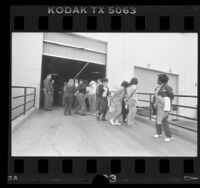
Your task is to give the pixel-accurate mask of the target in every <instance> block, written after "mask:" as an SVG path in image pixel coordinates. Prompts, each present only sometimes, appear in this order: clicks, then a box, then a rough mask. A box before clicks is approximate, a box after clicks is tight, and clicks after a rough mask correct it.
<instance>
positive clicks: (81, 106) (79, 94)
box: [75, 79, 86, 115]
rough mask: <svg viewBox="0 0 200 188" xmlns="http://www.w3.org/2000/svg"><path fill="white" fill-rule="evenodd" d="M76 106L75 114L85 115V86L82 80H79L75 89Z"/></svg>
mask: <svg viewBox="0 0 200 188" xmlns="http://www.w3.org/2000/svg"><path fill="white" fill-rule="evenodd" d="M75 96H76V99H77V102H78V106H77V110H76V111H77V113H80V114H81V115H86V105H85V99H86V85H85V84H84V83H83V80H82V79H80V81H79V86H78V88H77V91H76V93H75Z"/></svg>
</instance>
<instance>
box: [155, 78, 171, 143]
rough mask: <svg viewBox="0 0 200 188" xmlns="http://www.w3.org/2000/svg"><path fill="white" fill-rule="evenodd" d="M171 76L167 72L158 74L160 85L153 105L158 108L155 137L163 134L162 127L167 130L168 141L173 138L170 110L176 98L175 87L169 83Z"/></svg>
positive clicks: (166, 139)
mask: <svg viewBox="0 0 200 188" xmlns="http://www.w3.org/2000/svg"><path fill="white" fill-rule="evenodd" d="M168 81H169V77H168V76H167V75H166V74H159V75H158V80H157V83H158V87H157V88H156V90H155V95H154V100H153V105H154V107H155V108H156V134H155V135H154V138H159V137H161V136H162V127H163V130H164V132H165V135H166V138H165V139H164V140H165V141H166V142H169V141H171V140H173V137H172V132H171V130H170V127H169V124H168V117H169V112H170V110H171V104H172V100H173V99H174V93H173V89H172V88H171V87H170V86H169V85H168Z"/></svg>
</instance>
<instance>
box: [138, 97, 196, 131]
mask: <svg viewBox="0 0 200 188" xmlns="http://www.w3.org/2000/svg"><path fill="white" fill-rule="evenodd" d="M137 94H138V95H147V96H149V100H142V99H138V101H141V102H147V103H149V106H148V107H146V106H137V108H141V109H145V110H148V111H149V115H148V116H147V115H142V116H145V117H149V119H150V120H151V119H156V117H153V116H152V112H153V108H152V106H151V104H152V99H153V96H154V93H137ZM174 97H177V98H178V97H186V98H197V96H194V95H174ZM178 107H181V108H190V109H195V110H197V109H198V108H197V107H193V106H186V105H179V104H173V103H172V109H174V108H178ZM139 115H141V114H139ZM169 115H171V116H176V117H181V118H184V119H188V120H193V121H197V119H196V118H191V117H187V116H184V115H179V114H174V113H169ZM168 123H169V124H171V125H174V126H177V127H180V128H183V129H187V130H189V131H193V132H197V130H194V129H190V128H188V127H183V126H181V125H177V124H175V123H172V122H168Z"/></svg>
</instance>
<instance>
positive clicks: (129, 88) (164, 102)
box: [44, 74, 174, 141]
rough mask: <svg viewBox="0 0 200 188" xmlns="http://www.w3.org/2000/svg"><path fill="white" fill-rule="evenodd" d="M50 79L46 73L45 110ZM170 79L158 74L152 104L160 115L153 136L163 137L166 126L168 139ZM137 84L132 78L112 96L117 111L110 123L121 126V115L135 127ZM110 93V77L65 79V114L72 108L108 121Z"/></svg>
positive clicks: (48, 103) (49, 97) (49, 105)
mask: <svg viewBox="0 0 200 188" xmlns="http://www.w3.org/2000/svg"><path fill="white" fill-rule="evenodd" d="M50 79H51V75H47V78H46V79H45V80H44V95H45V102H44V109H45V110H52V92H53V84H52V82H51V81H50ZM168 80H169V78H168V76H167V75H166V74H160V75H158V80H157V84H158V86H157V87H156V89H155V95H154V98H153V102H152V105H151V107H152V109H153V110H154V113H155V115H156V117H157V118H156V126H155V127H156V134H155V135H154V137H155V138H160V137H161V136H162V128H163V130H164V132H165V135H166V138H165V139H164V140H165V141H171V140H172V139H173V137H172V133H171V130H170V127H169V125H168V121H167V119H168V116H169V112H170V110H171V105H172V100H173V98H174V94H173V90H172V88H171V87H170V86H169V85H168ZM137 86H138V79H137V78H136V77H133V78H132V79H131V80H130V82H127V81H123V82H122V83H121V86H120V87H119V89H118V90H117V91H116V92H115V93H114V95H113V96H112V98H113V103H114V113H113V114H112V118H111V119H110V120H109V122H110V124H111V125H113V126H115V125H121V123H120V122H119V118H120V116H122V120H123V122H124V123H126V124H127V126H134V123H135V122H134V119H135V115H136V112H137V107H136V106H137V103H138V99H137ZM109 96H110V91H109V88H108V79H107V78H103V79H99V80H97V81H90V82H89V83H88V82H87V81H86V80H83V79H79V80H78V79H75V80H74V79H69V81H68V83H66V82H65V83H64V87H63V105H64V115H71V114H72V108H74V111H75V113H78V114H80V115H83V116H85V115H95V116H96V118H97V120H98V121H99V120H101V121H107V119H106V115H107V112H108V108H109V105H108V97H109Z"/></svg>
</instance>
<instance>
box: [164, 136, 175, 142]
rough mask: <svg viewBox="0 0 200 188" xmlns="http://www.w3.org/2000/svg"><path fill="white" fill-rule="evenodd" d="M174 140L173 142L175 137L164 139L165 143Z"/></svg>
mask: <svg viewBox="0 0 200 188" xmlns="http://www.w3.org/2000/svg"><path fill="white" fill-rule="evenodd" d="M172 140H173V137H171V138H169V137H167V138H165V139H164V141H165V142H170V141H172Z"/></svg>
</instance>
